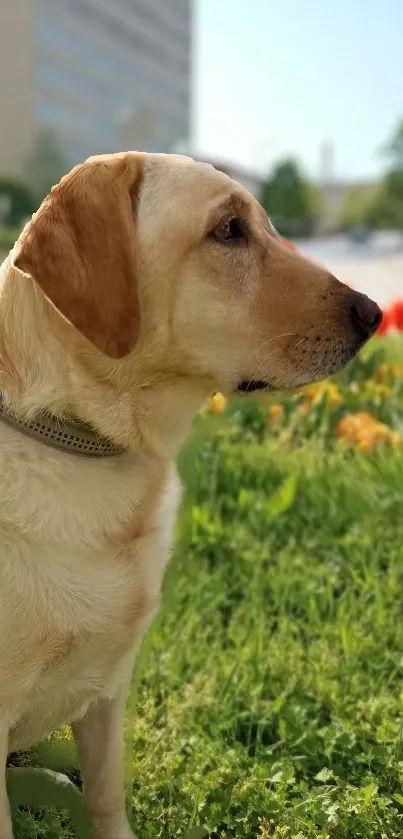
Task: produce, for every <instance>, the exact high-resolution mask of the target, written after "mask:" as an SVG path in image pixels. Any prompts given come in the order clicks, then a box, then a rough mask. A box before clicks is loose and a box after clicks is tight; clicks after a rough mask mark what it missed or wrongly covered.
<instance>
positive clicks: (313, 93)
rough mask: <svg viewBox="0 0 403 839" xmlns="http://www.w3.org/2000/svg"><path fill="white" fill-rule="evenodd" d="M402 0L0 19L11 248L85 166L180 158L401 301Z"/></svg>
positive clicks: (205, 1)
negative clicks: (157, 155) (137, 155)
mask: <svg viewBox="0 0 403 839" xmlns="http://www.w3.org/2000/svg"><path fill="white" fill-rule="evenodd" d="M402 31H403V4H402V3H401V0H383V2H382V3H381V2H380V0H368V2H366V4H365V10H364V8H363V6H362V3H361V0H339V2H338V3H337V4H333V3H332V2H330V0H327V2H323V3H321V4H319V3H317V2H316V0H303V2H301V0H282V2H281V4H280V3H275V2H273V0H270V2H268V1H267V0H266V1H265V0H248V2H246V0H232V2H231V0H220V2H217V0H193V2H192V0H170V2H169V3H168V2H166V0H113V2H112V0H13V2H12V3H10V4H9V3H6V2H4V3H3V4H1V8H0V62H1V65H2V67H1V75H0V78H1V82H0V105H1V112H2V115H3V118H2V123H1V130H0V224H1V228H2V229H1V231H0V247H1V249H2V250H3V251H5V250H7V249H8V247H10V246H11V245H12V243H13V241H14V239H15V235H16V231H17V232H18V230H19V229H20V227H21V224H22V223H23V222H24V220H25V219H26V217H28V216H29V215H30V214H31V212H32V210H33V209H35V207H36V206H37V205H38V203H39V202H40V201H41V200H42V198H43V197H44V195H45V194H46V193H47V192H48V190H49V189H50V187H51V186H52V185H53V184H54V183H55V182H57V181H58V180H59V179H60V177H61V175H62V174H63V173H64V172H65V171H66V170H68V169H69V168H70V167H71V166H73V165H74V164H76V163H79V162H80V161H82V160H84V159H85V158H86V157H88V156H89V155H91V154H94V153H99V152H109V151H118V150H123V149H139V148H140V149H146V150H149V151H165V152H172V151H177V152H183V153H186V154H190V155H192V156H194V157H196V158H200V159H203V160H208V161H209V162H211V163H213V164H214V165H215V166H216V167H217V168H219V169H222V170H224V171H225V172H227V173H228V174H229V175H231V176H232V177H234V178H235V179H237V180H239V181H240V182H241V183H243V184H244V185H245V186H246V187H247V188H248V189H249V190H250V191H251V192H252V193H254V194H255V195H256V197H258V198H259V200H261V201H262V203H263V204H264V206H265V207H266V209H267V212H268V213H270V215H271V217H272V220H273V222H274V224H275V225H276V227H277V228H278V230H279V232H280V233H281V234H283V235H284V236H285V237H288V238H289V239H292V240H296V241H297V242H298V245H299V247H301V248H302V249H303V250H305V251H306V253H307V254H309V255H311V256H313V257H314V258H316V259H319V260H321V261H324V262H326V263H327V264H328V265H329V268H330V269H331V270H334V271H335V272H338V273H339V274H342V275H343V278H344V279H345V280H346V281H347V282H351V283H352V284H354V285H357V287H362V288H363V290H365V291H368V293H371V294H373V295H374V296H376V297H377V299H378V300H379V302H381V303H382V304H386V302H387V301H388V300H389V299H390V298H392V297H394V296H397V295H398V293H399V290H400V291H401V292H402V294H403V256H402V249H403V83H402V78H403V51H402V49H401V33H402Z"/></svg>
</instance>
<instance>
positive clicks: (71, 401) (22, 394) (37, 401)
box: [0, 259, 211, 459]
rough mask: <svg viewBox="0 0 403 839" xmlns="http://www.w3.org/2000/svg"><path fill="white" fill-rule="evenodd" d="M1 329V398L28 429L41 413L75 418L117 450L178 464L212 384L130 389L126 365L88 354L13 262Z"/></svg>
mask: <svg viewBox="0 0 403 839" xmlns="http://www.w3.org/2000/svg"><path fill="white" fill-rule="evenodd" d="M0 326H1V328H0V391H1V392H2V394H3V397H4V401H5V403H6V405H7V410H8V411H11V413H12V415H14V416H16V417H18V418H20V419H21V421H24V422H25V421H32V420H36V419H37V417H38V415H40V414H42V413H44V412H45V413H46V414H50V415H51V416H52V417H54V418H55V420H57V418H59V419H63V418H65V417H77V418H78V419H79V420H80V421H81V422H83V423H85V424H87V425H88V426H90V427H91V428H92V429H94V431H95V432H96V433H97V434H98V435H99V436H100V437H101V438H104V439H105V440H108V441H110V442H112V443H113V445H114V447H116V449H117V450H118V449H119V450H120V449H122V448H123V449H126V448H129V449H131V450H132V451H138V452H141V453H145V454H147V455H151V456H156V457H158V458H163V459H166V458H173V457H175V455H176V453H177V451H178V449H179V447H180V446H181V445H183V443H184V442H185V440H186V438H187V436H188V434H189V432H190V428H191V424H192V421H193V419H194V417H195V415H196V414H197V412H198V410H199V408H200V405H201V404H202V403H203V401H205V399H206V398H207V397H208V395H209V393H211V382H210V381H207V380H206V379H203V378H200V379H199V380H195V379H192V380H191V381H189V379H188V378H183V377H181V376H180V375H174V374H172V375H169V376H161V375H160V374H159V375H158V376H156V375H155V373H154V374H152V373H148V374H144V373H143V375H141V373H140V371H139V374H138V377H137V383H134V384H133V376H132V375H131V377H130V379H129V377H128V375H126V372H127V368H126V366H125V361H124V360H123V361H118V362H111V361H110V360H109V359H108V360H106V359H105V360H104V359H103V358H102V357H101V355H100V353H99V352H98V351H95V350H94V351H92V348H91V347H88V350H87V351H84V352H83V342H82V339H81V336H79V335H77V337H76V338H75V336H74V332H73V330H72V329H71V327H70V326H69V325H68V324H66V323H65V322H64V321H63V320H62V319H61V318H60V316H59V315H58V313H57V312H55V311H54V310H53V309H52V308H51V307H50V306H49V304H48V303H47V301H46V300H44V298H43V295H42V292H41V291H40V290H38V289H37V288H36V286H35V284H34V283H29V282H27V280H26V278H25V279H24V278H23V277H22V276H21V275H20V273H19V272H18V271H17V270H16V269H15V268H14V267H13V265H12V264H11V262H10V261H9V260H8V259H7V260H5V262H4V263H3V266H2V267H1V269H0ZM66 347H68V351H66ZM129 381H130V384H129Z"/></svg>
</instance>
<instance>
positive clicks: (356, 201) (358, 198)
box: [340, 186, 379, 230]
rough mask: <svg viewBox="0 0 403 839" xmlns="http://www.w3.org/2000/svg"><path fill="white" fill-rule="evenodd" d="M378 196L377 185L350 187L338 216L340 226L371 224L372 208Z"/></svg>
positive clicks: (347, 228)
mask: <svg viewBox="0 0 403 839" xmlns="http://www.w3.org/2000/svg"><path fill="white" fill-rule="evenodd" d="M378 198H379V187H378V186H375V187H372V188H370V189H369V188H366V187H358V188H352V189H350V191H349V192H348V194H347V196H346V199H345V202H344V206H343V209H342V211H341V216H340V226H341V228H342V229H343V230H349V229H350V228H353V227H356V226H358V225H370V226H372V223H371V219H372V210H373V206H374V203H375V201H377V200H378Z"/></svg>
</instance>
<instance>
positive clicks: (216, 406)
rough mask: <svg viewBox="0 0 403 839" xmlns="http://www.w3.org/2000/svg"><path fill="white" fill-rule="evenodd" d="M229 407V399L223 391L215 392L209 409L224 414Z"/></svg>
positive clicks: (213, 412)
mask: <svg viewBox="0 0 403 839" xmlns="http://www.w3.org/2000/svg"><path fill="white" fill-rule="evenodd" d="M226 407H227V400H226V398H225V396H224V394H223V393H214V394H213V396H212V397H211V399H210V402H209V410H210V412H211V413H212V414H222V413H223V411H225V409H226Z"/></svg>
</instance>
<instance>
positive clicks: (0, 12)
mask: <svg viewBox="0 0 403 839" xmlns="http://www.w3.org/2000/svg"><path fill="white" fill-rule="evenodd" d="M190 64H191V0H169V3H166V2H163V0H11V1H10V2H8V0H4V2H2V3H0V78H1V83H0V112H1V114H2V125H1V132H0V170H1V171H3V172H4V171H9V172H14V173H19V172H21V171H22V169H23V166H24V161H25V160H26V158H27V155H28V154H29V151H30V148H31V147H32V144H33V141H34V138H35V136H36V134H37V132H38V131H39V130H40V129H41V128H42V127H51V128H53V129H54V131H55V133H56V134H57V137H58V141H59V143H60V146H61V150H62V151H63V153H64V154H65V156H66V158H67V160H68V161H69V163H70V164H74V163H77V162H79V161H81V160H84V159H85V158H86V157H88V156H89V155H90V154H94V153H100V152H107V151H118V150H122V149H125V148H136V147H137V148H139V147H140V148H144V149H147V150H150V151H156V150H158V151H168V150H169V149H170V148H171V147H172V146H173V145H174V144H175V142H176V141H177V140H178V139H179V138H183V137H188V136H189V132H190V96H191V66H190Z"/></svg>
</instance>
